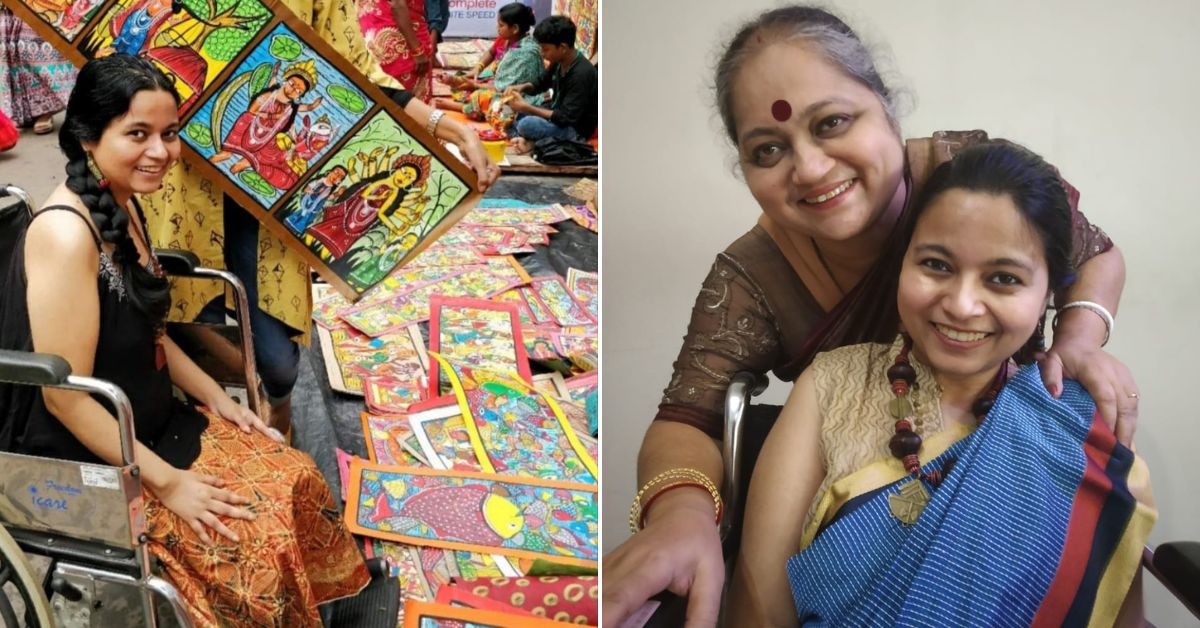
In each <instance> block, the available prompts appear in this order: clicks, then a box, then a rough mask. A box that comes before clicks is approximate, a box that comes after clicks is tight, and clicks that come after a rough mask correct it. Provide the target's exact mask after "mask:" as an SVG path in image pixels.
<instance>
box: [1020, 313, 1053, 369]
mask: <svg viewBox="0 0 1200 628" xmlns="http://www.w3.org/2000/svg"><path fill="white" fill-rule="evenodd" d="M1045 352H1046V312H1042V317H1041V318H1039V319H1038V324H1037V327H1035V328H1034V329H1033V335H1032V336H1030V337H1029V341H1028V342H1026V343H1025V346H1024V347H1021V349H1020V350H1019V351H1017V354H1016V355H1015V356H1013V358H1014V359H1015V360H1016V362H1017V364H1021V365H1025V364H1032V363H1034V362H1036V361H1037V359H1038V358H1039V357H1040V356H1041V355H1042V354H1043V353H1045Z"/></svg>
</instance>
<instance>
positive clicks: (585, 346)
mask: <svg viewBox="0 0 1200 628" xmlns="http://www.w3.org/2000/svg"><path fill="white" fill-rule="evenodd" d="M554 345H555V347H556V348H557V349H558V351H559V353H561V354H562V355H565V356H568V357H571V358H572V359H574V356H577V355H599V354H600V344H599V341H598V340H597V338H596V336H595V335H592V334H587V335H583V334H559V333H556V334H554ZM588 370H591V369H588Z"/></svg>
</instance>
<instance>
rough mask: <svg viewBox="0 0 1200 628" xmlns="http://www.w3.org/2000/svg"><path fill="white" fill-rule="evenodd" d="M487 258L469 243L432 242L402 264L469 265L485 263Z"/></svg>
mask: <svg viewBox="0 0 1200 628" xmlns="http://www.w3.org/2000/svg"><path fill="white" fill-rule="evenodd" d="M487 260H488V258H486V257H484V256H483V254H482V253H480V252H479V251H477V250H475V248H474V247H472V246H470V245H462V246H445V245H442V244H434V245H432V246H430V247H429V248H427V249H425V250H424V251H422V252H421V254H420V255H418V256H416V257H414V258H413V260H412V261H411V262H409V263H407V264H405V265H404V268H406V269H408V268H425V267H429V266H451V267H453V266H471V265H475V264H486V263H487Z"/></svg>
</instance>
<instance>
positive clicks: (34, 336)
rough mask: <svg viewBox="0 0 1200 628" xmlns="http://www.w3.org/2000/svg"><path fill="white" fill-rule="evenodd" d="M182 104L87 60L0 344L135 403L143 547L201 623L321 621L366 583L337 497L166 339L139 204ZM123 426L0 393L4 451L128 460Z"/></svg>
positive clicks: (171, 150) (45, 395)
mask: <svg viewBox="0 0 1200 628" xmlns="http://www.w3.org/2000/svg"><path fill="white" fill-rule="evenodd" d="M179 103H180V99H179V95H178V94H177V93H176V92H175V89H174V86H173V83H172V81H171V80H170V79H168V78H167V77H166V76H165V75H164V74H163V73H162V72H160V71H159V70H158V69H156V68H155V67H154V66H153V65H152V64H151V63H150V62H149V61H146V60H144V59H142V58H139V57H134V56H130V55H124V54H114V55H111V56H108V57H104V58H101V59H96V60H93V61H89V62H88V63H87V64H86V65H84V66H83V68H82V70H81V71H80V72H79V77H78V80H77V82H76V84H75V89H74V91H73V92H72V93H71V96H70V99H69V101H68V104H67V111H66V118H65V120H64V121H63V125H62V128H61V130H60V131H59V146H60V147H61V148H62V151H63V152H64V153H65V154H66V156H67V159H68V161H67V165H66V182H65V183H62V184H60V185H59V186H58V187H57V188H56V189H55V190H54V191H53V192H51V194H50V196H49V198H48V199H47V201H46V204H45V206H43V208H42V209H41V210H39V211H38V212H37V213H36V214H35V215H34V216H33V217H32V218H31V219H30V222H29V223H28V226H27V227H26V228H25V229H24V232H23V233H22V234H21V235H20V236H19V238H18V240H17V242H16V245H15V246H14V247H13V248H12V250H11V251H9V252H8V254H10V255H12V259H11V261H9V262H8V263H7V264H6V265H5V266H4V269H5V271H6V272H5V273H4V276H0V290H2V291H0V294H3V295H5V296H4V298H3V299H0V348H3V349H10V350H20V351H29V350H31V349H32V350H33V351H36V352H39V353H49V354H56V355H60V356H62V357H63V358H64V359H65V360H66V361H67V362H68V363H69V364H70V366H71V371H72V372H73V373H74V374H75V375H83V376H92V377H96V378H100V379H104V380H108V381H110V382H112V383H113V384H115V385H117V386H119V387H120V388H121V389H122V390H124V391H125V394H126V395H128V397H129V400H130V402H131V404H132V406H133V415H134V421H135V431H136V434H137V438H138V443H137V445H136V457H137V463H138V466H139V467H140V469H141V474H142V480H143V482H144V484H143V486H144V491H145V495H144V498H145V510H144V513H145V521H146V532H147V534H148V537H149V538H148V542H147V548H148V550H149V551H150V553H151V554H152V555H153V556H154V557H155V558H156V559H158V561H159V562H160V563H161V565H162V569H163V576H164V577H165V578H166V579H167V580H168V581H170V582H172V583H173V584H174V585H175V587H176V588H177V589H178V590H179V593H180V595H181V596H182V599H183V601H184V604H185V606H186V608H187V611H188V613H189V615H190V616H191V618H192V620H193V623H194V624H195V625H197V626H205V627H215V626H231V625H237V626H245V625H250V624H253V625H256V626H258V625H262V626H320V625H321V618H320V614H319V612H318V609H317V605H318V604H321V603H323V602H329V601H332V600H336V599H338V598H343V597H348V596H352V595H355V594H357V593H358V592H359V591H360V590H362V589H363V588H364V587H365V586H366V585H367V583H368V581H369V580H370V575H369V573H368V571H367V568H366V565H365V564H364V563H363V559H362V556H361V554H360V553H359V550H358V547H357V546H356V544H355V542H354V539H353V538H352V537H351V536H350V534H349V533H348V532H347V530H346V528H345V525H344V523H343V521H342V518H341V515H340V513H339V512H338V509H337V506H336V504H335V503H334V501H333V497H332V495H331V494H330V491H329V487H328V486H327V485H326V484H325V480H324V478H323V477H322V475H321V473H320V471H318V470H317V467H316V465H315V464H314V463H313V461H312V459H311V458H309V457H308V456H307V455H306V454H304V453H301V452H299V451H297V450H295V449H292V448H290V447H287V446H285V445H283V444H282V443H281V441H282V440H283V437H282V435H281V434H280V433H279V432H277V431H275V430H272V429H271V428H268V427H267V426H266V424H265V423H264V422H263V421H262V419H260V418H259V417H258V416H256V415H255V414H254V413H253V412H251V411H250V410H247V409H245V408H243V407H242V406H240V405H238V404H237V402H235V401H234V400H233V399H231V398H230V397H229V395H228V394H226V393H225V390H224V388H222V387H221V385H219V384H218V383H217V382H215V381H213V379H212V378H211V377H209V376H208V375H207V374H206V373H204V371H202V370H200V368H199V367H197V366H196V364H195V363H194V362H192V360H191V359H190V358H188V356H187V355H185V354H184V353H183V352H182V351H181V350H180V349H179V347H178V346H176V344H175V343H174V342H173V341H172V340H171V339H170V337H168V336H167V335H166V334H165V333H164V328H165V322H166V316H167V312H168V311H169V310H170V308H171V296H170V288H169V283H168V280H167V278H166V277H165V276H164V275H163V273H162V269H161V267H160V266H159V264H158V261H157V259H156V258H155V256H154V253H153V252H152V249H151V247H150V245H149V244H148V240H147V238H146V227H145V217H144V216H143V214H142V211H141V206H140V205H139V204H138V201H137V199H136V198H135V194H145V193H148V192H153V191H155V190H157V189H158V188H159V187H160V186H161V185H162V182H163V176H164V175H165V173H166V172H167V169H168V168H169V166H170V165H171V164H172V163H173V162H174V161H175V160H177V159H178V158H179V152H180V148H181V142H180V139H179V127H180V122H179ZM172 384H174V385H175V386H178V387H179V388H180V389H181V390H182V391H183V392H184V393H186V394H187V395H188V397H189V398H191V399H195V400H196V401H197V402H198V403H199V404H200V406H195V405H192V403H191V402H184V401H180V400H178V399H176V398H175V397H174V396H173V394H172ZM113 416H114V409H113V408H112V407H111V406H110V405H109V404H107V403H106V402H100V401H97V400H96V398H94V397H91V396H89V395H88V394H86V393H82V392H77V391H69V390H62V389H49V388H48V389H45V390H44V391H39V390H38V389H37V388H33V387H28V386H15V385H12V384H5V385H0V450H3V451H10V452H16V453H22V454H28V455H34V456H42V457H48V458H61V459H70V460H78V461H82V462H93V463H101V464H103V463H107V464H120V460H121V449H120V437H119V434H118V430H117V422H116V420H115V419H114V418H113ZM214 533H215V534H214Z"/></svg>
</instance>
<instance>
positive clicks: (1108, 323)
mask: <svg viewBox="0 0 1200 628" xmlns="http://www.w3.org/2000/svg"><path fill="white" fill-rule="evenodd" d="M1075 307H1081V308H1083V309H1085V310H1088V311H1090V312H1092V313H1094V314H1095V315H1096V316H1099V317H1100V320H1103V321H1104V341H1103V342H1101V343H1100V346H1101V347H1103V346H1104V345H1106V344H1108V338H1109V337H1110V336H1112V330H1113V326H1114V325H1115V322H1114V321H1113V315H1112V314H1111V313H1110V312H1109V311H1108V309H1107V308H1105V307H1104V306H1103V305H1100V304H1099V303H1095V302H1092V301H1072V302H1070V303H1068V304H1066V305H1064V306H1062V307H1060V308H1058V311H1057V312H1055V313H1054V321H1053V322H1052V323H1050V329H1053V330H1054V331H1055V332H1057V331H1058V317H1059V316H1061V315H1062V313H1063V312H1066V311H1067V310H1069V309H1071V308H1075Z"/></svg>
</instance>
